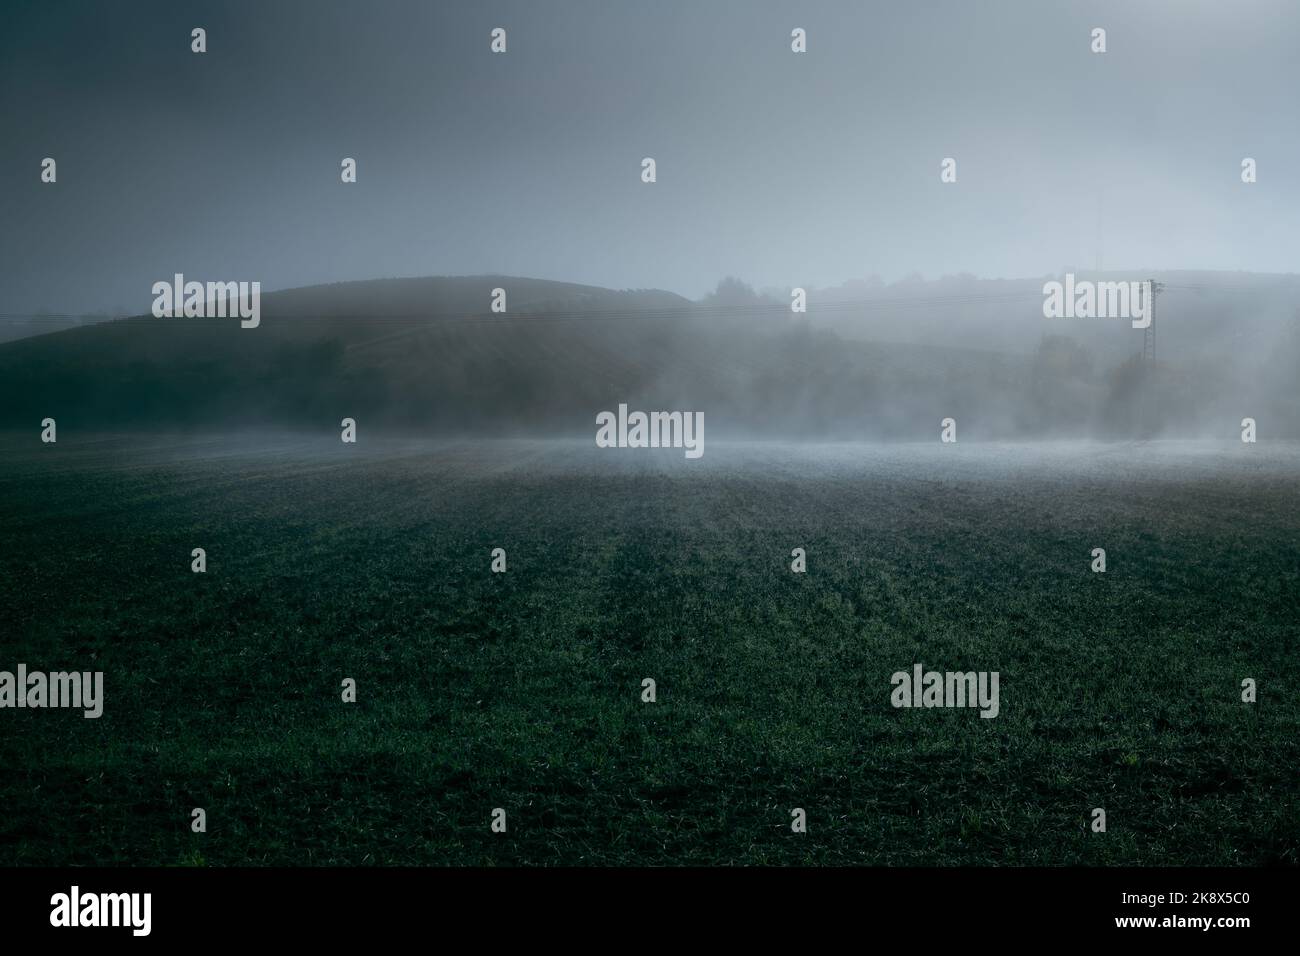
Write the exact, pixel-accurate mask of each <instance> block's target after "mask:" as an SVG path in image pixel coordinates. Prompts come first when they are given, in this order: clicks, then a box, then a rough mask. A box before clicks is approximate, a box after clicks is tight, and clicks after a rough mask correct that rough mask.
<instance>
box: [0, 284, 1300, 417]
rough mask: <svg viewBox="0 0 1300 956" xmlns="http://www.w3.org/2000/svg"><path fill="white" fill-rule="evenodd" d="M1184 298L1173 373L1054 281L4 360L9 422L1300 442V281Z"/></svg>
mask: <svg viewBox="0 0 1300 956" xmlns="http://www.w3.org/2000/svg"><path fill="white" fill-rule="evenodd" d="M1160 280H1161V281H1163V282H1165V284H1166V290H1165V291H1164V293H1163V294H1162V295H1161V297H1160V301H1159V311H1158V316H1157V319H1156V321H1155V326H1156V329H1157V332H1158V339H1157V342H1158V346H1159V349H1158V352H1157V356H1156V359H1155V360H1154V361H1153V360H1146V361H1144V360H1143V358H1142V356H1141V351H1142V347H1143V331H1142V330H1140V329H1136V330H1135V329H1133V328H1132V327H1131V323H1130V322H1129V321H1128V320H1127V319H1123V318H1071V319H1064V318H1044V317H1043V314H1042V312H1043V307H1042V303H1043V293H1042V286H1043V282H1042V280H1021V281H1000V282H981V281H978V280H974V279H971V278H965V279H952V280H944V281H938V282H929V283H927V282H922V281H913V282H906V283H899V284H897V285H895V286H885V287H871V286H867V285H866V284H857V285H854V284H849V285H846V286H844V287H840V288H837V289H831V290H812V291H811V292H810V293H809V299H810V303H809V311H808V312H807V313H795V312H792V311H791V309H790V303H789V301H788V297H787V301H784V302H783V301H781V300H780V299H779V298H777V297H776V295H775V294H773V293H767V294H764V295H760V294H758V293H755V292H754V291H753V289H752V288H750V287H749V286H747V285H745V284H744V283H743V282H740V281H738V280H734V279H728V280H725V281H723V282H721V283H719V286H718V289H717V290H716V291H715V293H713V294H711V295H709V296H706V297H705V298H704V299H703V300H701V301H698V302H692V301H690V300H686V299H684V298H682V297H680V296H677V295H674V294H672V293H669V292H664V291H657V290H623V291H615V290H609V289H603V288H598V287H590V286H578V285H573V284H567V283H556V282H547V281H542V280H527V279H518V278H513V277H508V276H483V277H465V278H447V279H436V278H429V279H408V280H376V281H371V282H355V283H342V284H336V285H326V286H316V287H311V288H307V289H297V290H290V291H284V292H273V293H269V294H265V295H264V296H263V298H262V314H261V321H260V325H259V326H258V327H256V328H242V327H241V326H240V324H239V321H238V320H237V319H212V318H172V317H164V318H155V317H153V316H143V317H138V318H133V319H121V320H114V321H108V322H103V323H101V324H96V325H91V326H88V327H82V328H76V329H71V330H65V331H61V332H56V333H50V334H45V335H38V336H34V337H31V338H27V339H23V340H21V341H16V342H11V343H9V344H7V345H3V346H0V422H3V423H4V424H7V425H9V426H11V427H21V426H22V425H23V424H28V425H30V424H32V423H34V422H39V421H40V420H41V419H42V418H43V417H45V415H47V414H50V413H51V411H52V410H56V409H57V410H58V411H59V413H60V414H59V416H58V418H59V420H60V421H61V422H62V423H63V425H64V427H65V428H76V429H82V430H87V431H93V430H97V429H105V428H110V429H111V428H135V429H149V428H207V429H215V430H231V429H240V428H275V427H283V428H297V429H308V430H328V429H332V428H334V427H335V426H336V425H337V423H338V422H340V421H341V420H342V419H343V418H345V417H350V418H353V419H355V420H356V421H357V422H358V423H359V424H360V426H361V428H362V429H363V430H364V431H365V432H371V433H404V434H408V435H411V436H413V437H420V436H425V437H438V436H445V435H462V436H463V435H483V436H492V437H501V436H532V437H543V436H553V435H564V436H575V435H581V434H584V433H586V434H589V435H592V436H593V438H594V435H595V416H596V415H597V413H599V412H601V411H603V410H613V409H616V408H617V407H618V406H619V404H620V403H625V404H627V405H628V407H629V408H631V409H634V410H635V409H641V410H643V411H650V410H676V411H699V412H702V413H703V414H704V418H705V421H706V422H707V427H708V429H709V433H710V434H711V435H713V436H717V437H729V438H733V439H736V438H745V437H748V438H754V439H765V440H772V439H791V438H802V439H815V440H841V441H844V440H848V441H854V440H856V441H863V440H928V439H931V438H934V437H935V436H936V435H937V434H938V430H939V425H940V422H941V421H942V420H943V419H945V418H949V417H951V418H953V419H954V420H956V421H957V423H958V428H959V429H960V431H959V433H958V434H959V436H960V437H961V438H967V439H971V440H994V439H1030V438H1032V439H1059V438H1100V439H1116V440H1118V439H1126V438H1153V437H1160V438H1218V439H1225V440H1226V439H1228V438H1230V437H1234V436H1236V435H1238V434H1239V431H1240V428H1241V422H1242V419H1243V418H1247V417H1250V418H1254V419H1255V420H1256V421H1257V422H1259V423H1260V428H1262V429H1263V430H1264V431H1265V433H1266V434H1268V435H1269V436H1270V437H1272V438H1296V437H1300V380H1298V379H1297V376H1296V374H1295V369H1296V368H1300V321H1298V319H1297V315H1298V314H1300V306H1298V305H1297V302H1300V298H1298V293H1300V280H1297V279H1295V278H1294V277H1287V276H1252V275H1223V274H1213V273H1211V274H1201V273H1190V274H1188V273H1175V274H1170V275H1167V276H1161V277H1160ZM494 289H503V290H505V292H506V295H507V296H508V299H507V301H508V309H507V311H505V312H503V313H494V312H492V311H490V310H489V309H488V303H490V302H491V300H492V296H493V290H494ZM33 324H34V325H36V328H37V329H39V327H40V326H39V323H33ZM29 331H34V330H29Z"/></svg>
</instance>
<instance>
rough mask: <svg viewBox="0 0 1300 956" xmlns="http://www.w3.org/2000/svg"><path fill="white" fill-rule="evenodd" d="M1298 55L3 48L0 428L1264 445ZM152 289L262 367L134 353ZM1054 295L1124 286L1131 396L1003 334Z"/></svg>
mask: <svg viewBox="0 0 1300 956" xmlns="http://www.w3.org/2000/svg"><path fill="white" fill-rule="evenodd" d="M195 27H202V28H203V29H204V30H206V39H207V49H206V51H205V52H203V53H194V52H192V50H191V30H192V29H193V28H195ZM498 27H500V28H502V29H504V30H506V34H507V37H508V41H507V48H506V51H505V52H503V53H494V52H492V50H491V49H490V42H491V32H492V31H493V30H494V29H495V28H498ZM796 28H797V29H801V30H804V31H806V38H807V49H806V52H794V51H793V50H792V48H791V43H792V39H791V32H792V30H795V29H796ZM1096 29H1103V30H1105V31H1106V33H1105V39H1106V50H1105V52H1104V53H1098V52H1094V50H1093V48H1092V47H1093V46H1094V45H1095V43H1096V40H1095V38H1094V36H1093V31H1094V30H1096ZM1297 39H1300V8H1297V6H1296V5H1295V4H1293V3H1288V2H1284V0H1277V2H1260V3H1255V4H1251V5H1250V6H1248V7H1242V6H1237V5H1228V4H1222V3H1211V2H1174V0H1147V2H1133V0H1124V2H1110V3H1108V2H1097V3H1089V4H1087V5H1082V4H1065V3H1052V4H1044V3H1041V2H1030V0H1024V2H1020V0H998V2H994V3H987V4H971V3H965V2H957V0H953V2H920V3H908V4H901V3H892V2H891V3H861V2H848V0H846V2H829V0H828V2H821V3H809V4H802V5H791V4H789V3H784V2H777V0H770V2H769V0H745V2H741V0H734V2H730V0H717V2H710V3H707V4H699V3H692V2H687V0H670V2H664V3H658V4H653V5H634V4H630V3H627V4H623V3H620V4H609V3H603V2H595V0H590V2H587V0H584V2H577V0H565V2H558V3H555V4H545V5H539V4H536V3H511V2H499V3H491V4H469V3H435V4H430V3H425V2H416V0H411V2H399V0H393V2H386V3H381V4H374V5H370V6H367V7H365V8H364V9H363V8H360V7H357V6H355V5H345V4H341V3H308V2H289V0H277V2H273V3H266V4H258V5H249V4H242V3H220V2H217V3H205V4H201V5H198V6H195V7H178V6H177V5H175V4H167V3H164V2H161V0H158V2H154V0H147V2H141V3H137V4H132V5H130V7H129V8H126V9H119V8H117V7H114V6H110V5H107V4H102V3H92V2H72V3H67V4H60V5H57V6H53V7H51V6H49V5H43V6H37V5H30V6H27V7H24V8H22V9H20V10H18V11H16V12H14V13H12V14H11V23H10V25H9V28H8V29H6V30H5V31H4V32H3V35H0V124H2V128H3V129H4V130H5V131H6V134H7V137H8V141H9V142H10V143H11V144H12V148H9V149H6V150H5V151H4V152H3V153H2V154H0V191H2V192H0V198H2V200H3V208H4V215H3V216H0V270H2V272H0V275H2V278H3V281H2V282H0V343H5V342H6V341H7V344H0V371H3V373H4V378H3V380H2V381H0V424H4V425H6V426H9V427H15V428H29V427H32V425H33V423H34V422H39V421H41V420H42V419H43V418H44V417H46V416H53V417H55V418H59V419H60V420H61V421H62V422H66V423H67V424H68V425H69V426H70V427H74V428H80V429H83V430H85V431H91V430H96V429H113V428H132V429H137V430H143V429H150V428H157V429H167V428H184V429H192V430H198V429H205V428H236V429H262V428H281V427H282V428H294V429H303V428H305V429H309V430H311V429H323V430H337V429H338V427H339V425H338V423H339V422H340V421H341V420H342V419H343V418H344V417H352V418H355V419H356V420H358V421H359V422H361V423H362V427H363V428H364V429H365V430H366V432H367V433H371V432H374V433H393V434H398V433H402V434H409V435H413V436H416V437H421V436H454V435H473V436H479V437H488V436H491V437H503V436H535V435H547V436H557V435H563V436H582V435H590V434H593V433H594V431H595V420H596V416H597V415H598V414H600V413H601V412H603V411H609V410H613V409H616V408H617V407H618V405H619V404H622V403H626V404H627V405H628V406H629V407H630V408H632V409H641V410H644V411H647V412H651V411H656V410H660V411H671V410H679V411H682V412H688V411H689V412H692V413H694V412H699V413H702V414H703V415H704V416H705V421H706V422H707V428H708V434H709V435H710V436H717V437H718V438H719V439H721V440H727V439H742V438H744V439H761V440H788V439H803V440H816V441H864V440H872V441H883V440H888V441H933V440H935V439H936V438H937V436H938V435H939V432H940V427H941V422H943V421H944V420H945V419H952V420H953V421H954V422H955V423H956V434H957V435H958V440H959V441H961V440H971V441H981V440H1007V439H1029V438H1034V439H1064V438H1071V439H1101V440H1111V441H1114V440H1130V439H1135V438H1142V439H1150V438H1188V439H1191V438H1198V439H1200V438H1204V439H1213V440H1235V439H1237V438H1238V436H1239V435H1240V433H1241V430H1242V428H1243V425H1242V422H1243V420H1244V419H1247V418H1251V419H1254V420H1255V421H1256V422H1257V423H1258V428H1259V432H1260V435H1261V438H1263V437H1268V438H1282V437H1288V438H1295V437H1300V394H1298V391H1300V390H1298V389H1297V385H1296V380H1295V369H1296V368H1297V367H1300V338H1298V336H1300V333H1298V332H1297V309H1298V308H1300V278H1298V277H1297V276H1296V274H1295V272H1294V270H1295V269H1296V263H1297V262H1300V256H1297V252H1298V251H1300V250H1298V249H1297V240H1296V234H1295V230H1294V223H1295V222H1296V221H1298V220H1300V216H1297V213H1300V187H1298V186H1297V184H1296V180H1297V177H1296V176H1294V175H1293V174H1292V171H1293V170H1294V169H1295V168H1296V162H1297V157H1300V123H1297V119H1300V106H1298V105H1297V102H1296V99H1295V96H1294V91H1295V90H1296V89H1300V60H1297V58H1296V57H1295V55H1294V50H1295V44H1296V41H1297ZM647 157H649V158H653V159H654V160H655V170H656V176H655V180H654V181H653V182H646V181H644V180H643V160H644V159H645V158H647ZM45 158H52V159H54V160H56V161H57V178H56V179H55V181H52V182H49V181H43V177H42V161H43V160H44V159H45ZM345 158H350V159H354V160H355V161H356V169H357V176H356V181H355V182H344V181H342V178H341V175H340V168H341V163H342V161H343V160H344V159H345ZM949 159H951V160H953V161H954V163H953V165H952V167H951V169H952V172H953V174H954V176H953V179H954V181H951V182H945V181H943V178H942V177H941V172H942V171H943V170H944V169H945V167H944V165H943V164H944V162H945V161H946V160H949ZM1247 159H1250V160H1251V161H1252V162H1253V166H1252V168H1253V169H1254V170H1255V171H1256V173H1257V175H1256V177H1255V181H1253V182H1245V181H1243V162H1244V161H1245V160H1247ZM176 273H183V274H185V275H186V276H188V277H191V278H194V279H197V280H200V281H222V282H226V281H243V282H253V281H256V282H259V283H260V287H261V288H262V289H263V290H264V291H265V297H266V298H265V319H264V322H263V324H262V326H261V327H260V328H257V329H240V328H239V326H238V324H231V323H227V322H224V321H223V320H215V319H213V320H207V319H172V318H154V317H152V316H150V311H151V301H152V299H153V294H152V291H151V290H152V287H153V284H154V283H155V282H157V281H159V280H167V281H170V279H171V277H172V276H173V275H174V274H176ZM1067 273H1069V274H1071V275H1077V276H1079V277H1081V278H1088V279H1093V280H1097V281H1108V280H1109V281H1140V280H1145V279H1155V280H1157V281H1159V282H1162V283H1164V284H1165V287H1166V288H1165V290H1164V291H1163V292H1162V293H1161V295H1160V297H1159V300H1158V309H1157V319H1156V329H1157V338H1156V348H1155V354H1154V356H1152V355H1151V354H1149V351H1148V346H1149V342H1148V340H1147V336H1146V335H1144V333H1143V331H1142V330H1140V329H1134V328H1132V326H1131V325H1130V324H1129V322H1128V321H1127V320H1125V319H1122V318H1069V319H1066V318H1051V319H1049V318H1045V317H1044V314H1043V306H1044V292H1043V286H1044V283H1045V282H1047V281H1049V280H1061V279H1062V278H1063V277H1064V276H1065V274H1067ZM403 278H404V281H402V280H403ZM497 288H501V289H503V290H504V291H505V293H506V295H507V296H508V298H509V303H510V304H509V306H508V307H507V308H506V309H505V311H504V312H503V313H496V312H494V311H492V308H491V306H490V302H491V301H492V296H493V290H495V289H497ZM295 290H296V291H295ZM795 290H803V294H804V296H805V298H806V311H792V309H791V305H792V299H793V296H794V294H795ZM122 316H136V317H139V318H133V319H128V320H125V321H109V322H105V321H104V320H106V319H108V318H110V317H114V318H116V317H122ZM101 323H102V324H101ZM87 325H89V326H92V327H90V328H86V327H83V326H87ZM1144 352H1146V354H1144Z"/></svg>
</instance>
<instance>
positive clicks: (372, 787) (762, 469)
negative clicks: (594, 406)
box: [0, 423, 1300, 866]
mask: <svg viewBox="0 0 1300 956" xmlns="http://www.w3.org/2000/svg"><path fill="white" fill-rule="evenodd" d="M60 429H61V433H60V441H59V443H58V445H56V446H41V445H40V444H39V442H38V441H36V440H35V439H34V438H33V437H32V436H30V435H23V436H14V435H10V436H7V437H5V438H4V439H3V441H0V460H3V461H4V462H5V466H4V468H3V469H2V470H0V541H3V549H2V551H0V572H2V578H0V579H2V580H3V581H4V596H3V606H2V611H3V620H4V623H3V625H2V627H3V630H2V631H0V669H8V670H12V669H14V667H15V666H16V665H17V664H18V663H19V662H22V663H26V664H27V665H28V667H29V668H31V669H41V670H60V669H75V670H103V671H104V672H105V679H104V681H105V697H106V703H105V712H104V716H103V717H102V718H100V719H98V720H86V719H83V718H82V717H81V715H80V713H79V712H73V711H58V710H44V711H38V710H2V711H0V766H3V767H4V768H5V773H4V777H3V782H2V783H0V805H2V806H3V812H0V864H51V865H63V864H165V865H186V866H189V865H212V866H222V865H231V864H252V865H259V864H301V865H363V864H435V865H442V864H453V865H458V864H474V865H518V864H621V865H640V864H765V863H769V864H770V863H780V864H890V865H902V864H921V865H932V864H940V865H948V864H963V865H964V864H1011V865H1026V864H1048V865H1055V864H1087V865H1108V864H1140V865H1165V864H1192V865H1201V864H1205V865H1212V864H1218V865H1238V864H1240V865H1269V864H1273V865H1276V864H1284V865H1295V864H1296V863H1297V862H1298V860H1300V809H1298V807H1297V802H1296V799H1295V781H1296V779H1297V773H1298V772H1300V744H1298V743H1297V741H1298V740H1300V736H1298V734H1297V731H1298V730H1300V703H1298V701H1300V696H1298V695H1297V690H1298V689H1300V682H1298V681H1297V678H1298V677H1300V654H1298V653H1297V643H1296V641H1297V621H1298V620H1300V616H1298V613H1297V612H1298V611H1300V607H1298V604H1300V601H1298V599H1297V595H1298V594H1300V587H1298V585H1300V544H1298V542H1300V508H1298V507H1297V504H1296V502H1297V500H1300V498H1298V495H1297V493H1298V492H1300V448H1297V447H1296V446H1294V445H1291V446H1281V447H1276V446H1275V447H1274V448H1272V449H1271V450H1270V449H1269V448H1268V447H1266V446H1258V448H1255V447H1251V446H1237V447H1232V446H1229V445H1223V446H1218V445H1196V444H1173V443H1171V444H1168V445H1164V444H1149V445H1114V446H1106V445H1098V446H1092V445H1077V446H1066V445H1059V446H1057V445H1052V446H1042V447H1034V446H1003V445H996V446H994V445H990V446H981V445H967V444H959V445H956V446H940V445H939V444H938V443H937V442H936V443H934V444H933V445H895V446H880V447H876V448H872V447H868V446H805V447H800V446H791V445H759V444H755V445H728V444H722V443H714V444H711V445H710V446H709V447H708V449H707V452H706V455H705V457H704V458H703V459H701V460H699V461H686V460H685V459H684V458H683V457H682V455H681V452H680V451H675V452H669V451H662V452H660V451H643V452H641V451H636V450H607V451H598V450H596V449H594V448H592V447H590V446H589V445H587V444H585V443H582V444H570V443H562V442H483V443H473V442H465V443H441V444H436V443H421V442H403V441H380V440H377V439H376V440H374V441H366V440H365V438H364V436H363V443H362V444H360V445H357V446H345V445H342V444H341V443H338V442H337V441H336V440H335V441H326V440H314V439H304V438H301V437H298V438H273V437H269V436H263V437H261V438H259V439H256V440H251V441H250V440H238V441H237V440H234V439H227V438H222V437H219V436H214V437H167V436H118V437H112V436H107V437H97V438H95V439H94V440H89V439H84V438H83V439H80V440H78V439H77V438H74V437H73V436H72V435H69V434H68V433H67V431H66V430H65V429H64V428H63V426H62V423H61V425H60ZM194 547H203V548H205V549H206V551H207V556H208V570H207V573H206V574H202V575H199V574H193V573H191V571H190V551H191V549H192V548H194ZM494 547H502V548H505V549H506V552H507V561H508V570H507V572H506V573H505V574H492V573H490V571H489V564H490V552H491V549H492V548H494ZM794 547H803V548H806V549H807V553H808V572H807V573H806V574H794V573H791V571H790V560H791V558H790V551H791V549H792V548H794ZM1094 547H1104V548H1105V549H1106V551H1107V564H1108V569H1107V572H1106V573H1105V574H1094V573H1092V572H1091V571H1090V570H1089V564H1090V561H1091V558H1090V552H1091V549H1092V548H1094ZM917 662H920V663H923V664H924V665H925V666H926V667H927V668H935V669H939V670H996V671H999V672H1000V674H1001V715H1000V716H999V717H998V718H996V719H993V720H986V719H981V718H980V717H979V716H978V713H977V712H975V711H973V710H935V709H932V710H924V709H914V710H897V709H894V708H893V707H891V706H890V704H889V692H890V690H891V686H890V680H889V679H890V675H891V674H892V673H893V672H895V671H899V670H904V671H907V670H910V669H911V666H912V665H913V664H914V663H917ZM345 677H351V678H354V679H355V680H356V681H357V685H358V695H359V700H358V702H357V703H356V704H344V703H343V702H342V701H341V699H340V694H341V686H340V684H341V681H342V680H343V678H345ZM645 677H652V678H654V680H655V681H656V682H657V688H658V701H657V702H656V703H654V704H646V703H642V702H641V681H642V679H643V678H645ZM1244 677H1253V678H1255V679H1256V680H1257V681H1258V683H1259V701H1258V702H1257V703H1255V704H1244V703H1242V702H1241V699H1240V682H1241V680H1242V678H1244ZM195 807H203V808H205V810H206V811H207V818H208V832H207V833H203V834H196V833H192V832H191V830H190V826H189V823H190V812H191V810H192V809H193V808H195ZM495 807H503V808H505V810H506V813H507V825H508V829H507V832H506V833H505V834H494V833H492V832H491V830H490V828H489V821H490V815H491V812H492V810H493V808H495ZM794 807H803V808H805V809H806V810H807V814H808V832H807V833H806V834H802V835H800V834H794V833H792V832H791V830H790V820H791V817H790V810H791V809H792V808H794ZM1094 807H1103V808H1105V810H1106V813H1107V825H1108V828H1107V832H1106V833H1104V834H1098V833H1092V832H1090V830H1089V826H1088V823H1089V820H1090V819H1091V811H1092V808H1094Z"/></svg>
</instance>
